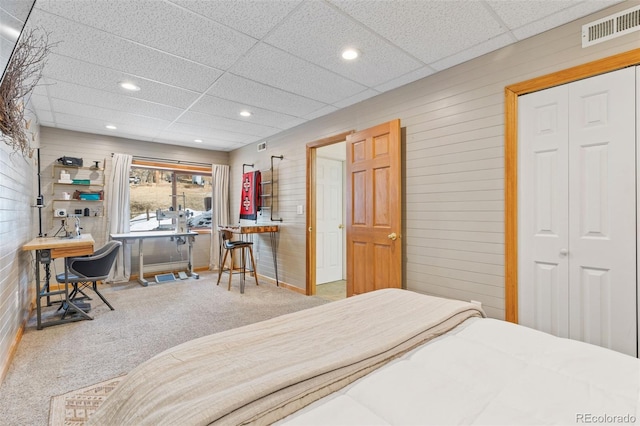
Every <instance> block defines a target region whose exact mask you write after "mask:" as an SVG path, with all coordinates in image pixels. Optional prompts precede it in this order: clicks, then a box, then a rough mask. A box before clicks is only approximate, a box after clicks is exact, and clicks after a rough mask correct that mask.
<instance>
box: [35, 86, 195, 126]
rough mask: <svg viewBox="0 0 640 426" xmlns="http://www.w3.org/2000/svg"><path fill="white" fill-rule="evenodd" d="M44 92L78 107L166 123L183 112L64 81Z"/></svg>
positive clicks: (124, 94) (179, 109) (125, 95)
mask: <svg viewBox="0 0 640 426" xmlns="http://www.w3.org/2000/svg"><path fill="white" fill-rule="evenodd" d="M45 92H46V93H47V94H48V96H49V97H51V98H52V99H59V100H65V101H70V102H74V103H76V104H78V105H90V106H96V107H98V106H99V107H102V108H105V109H108V110H112V111H117V112H125V113H130V114H136V115H141V116H147V117H155V118H159V119H162V120H167V121H173V120H175V119H176V118H178V116H179V115H180V114H181V113H182V112H183V109H181V108H175V107H170V106H167V105H161V104H158V103H155V102H149V101H146V100H143V99H137V98H134V97H130V96H128V95H127V93H113V92H107V91H103V90H96V89H92V88H88V87H84V86H79V85H75V84H71V83H67V82H64V81H57V82H55V84H49V85H47V86H46V90H45ZM39 93H40V91H39Z"/></svg>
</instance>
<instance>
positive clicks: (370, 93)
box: [333, 89, 380, 108]
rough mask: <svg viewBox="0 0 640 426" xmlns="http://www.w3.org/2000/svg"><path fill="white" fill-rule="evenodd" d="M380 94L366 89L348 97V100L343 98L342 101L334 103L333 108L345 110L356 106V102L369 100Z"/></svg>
mask: <svg viewBox="0 0 640 426" xmlns="http://www.w3.org/2000/svg"><path fill="white" fill-rule="evenodd" d="M379 94H380V92H377V91H375V90H373V89H367V90H363V91H362V92H360V93H356V94H355V95H353V96H351V97H349V98H345V99H342V100H340V101H338V102H336V103H334V104H333V105H334V106H337V107H338V108H346V107H348V106H349V105H353V104H357V103H358V102H362V101H364V100H365V99H369V98H371V97H373V96H376V95H379Z"/></svg>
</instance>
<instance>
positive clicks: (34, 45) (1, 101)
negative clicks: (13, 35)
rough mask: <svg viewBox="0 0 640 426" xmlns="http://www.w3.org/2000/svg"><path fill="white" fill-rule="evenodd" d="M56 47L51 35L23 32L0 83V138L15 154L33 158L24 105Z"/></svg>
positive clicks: (30, 133)
mask: <svg viewBox="0 0 640 426" xmlns="http://www.w3.org/2000/svg"><path fill="white" fill-rule="evenodd" d="M52 47H53V46H52V45H51V44H49V35H48V34H47V33H41V32H40V31H39V30H37V29H35V28H34V29H30V30H27V31H26V32H25V33H23V34H22V35H21V37H20V40H19V41H18V44H17V45H16V48H15V51H14V52H13V56H12V57H11V61H10V62H9V65H8V66H7V70H6V72H5V75H4V79H3V80H2V84H0V139H2V141H4V142H5V143H6V144H7V145H9V146H11V148H12V149H13V151H14V152H20V153H22V155H24V156H29V157H31V155H32V152H33V150H32V149H31V141H32V139H34V136H35V135H34V133H32V132H29V127H30V125H31V122H30V120H29V121H28V120H25V118H24V109H25V106H24V104H25V102H26V101H27V100H28V97H29V95H30V94H31V92H32V91H33V89H34V88H35V87H36V85H37V84H38V81H40V78H41V77H42V70H43V69H44V66H45V64H46V59H47V56H48V55H49V53H50V51H51V48H52Z"/></svg>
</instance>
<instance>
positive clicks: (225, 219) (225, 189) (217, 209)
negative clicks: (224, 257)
mask: <svg viewBox="0 0 640 426" xmlns="http://www.w3.org/2000/svg"><path fill="white" fill-rule="evenodd" d="M211 186H212V187H213V193H212V194H211V196H212V200H211V219H212V220H211V260H210V263H209V269H210V270H212V271H215V270H217V269H218V265H219V264H220V246H219V241H220V233H219V232H218V225H228V224H229V166H228V165H222V164H213V165H212V166H211Z"/></svg>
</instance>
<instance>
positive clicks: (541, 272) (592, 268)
mask: <svg viewBox="0 0 640 426" xmlns="http://www.w3.org/2000/svg"><path fill="white" fill-rule="evenodd" d="M635 72H636V71H635V68H626V69H623V70H620V71H615V72H611V73H607V74H603V75H600V76H596V77H592V78H589V79H584V80H580V81H577V82H574V83H569V84H566V85H563V86H558V87H555V88H551V89H547V90H543V91H540V92H536V93H531V94H528V95H524V96H520V97H519V104H518V117H519V123H518V126H519V127H518V140H519V149H518V153H519V160H518V206H519V207H518V210H519V213H518V312H519V315H518V316H519V322H520V324H522V325H526V326H529V327H532V328H536V329H539V330H542V331H546V332H549V333H551V334H554V335H557V336H561V337H569V338H571V339H576V340H581V341H584V342H588V343H593V344H596V345H600V346H604V347H607V348H611V349H614V350H616V351H619V352H623V353H626V354H629V355H633V356H636V355H637V325H636V322H637V300H638V299H637V294H636V289H637V279H636V260H637V256H636V135H635V129H636V112H635V104H636V90H635V86H636V76H635Z"/></svg>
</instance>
